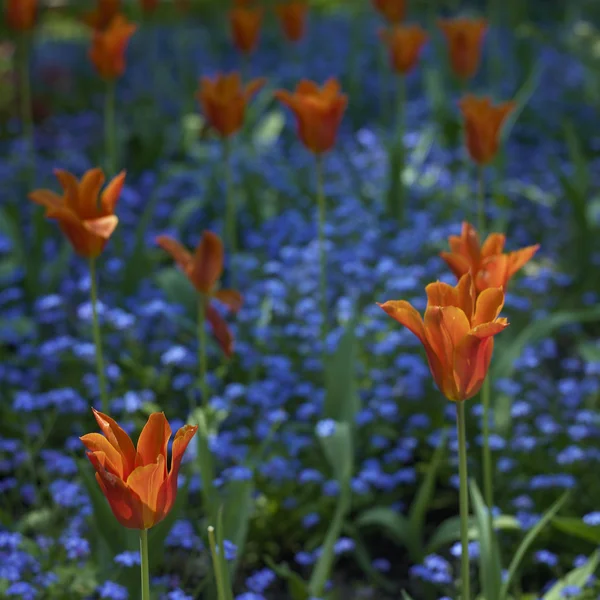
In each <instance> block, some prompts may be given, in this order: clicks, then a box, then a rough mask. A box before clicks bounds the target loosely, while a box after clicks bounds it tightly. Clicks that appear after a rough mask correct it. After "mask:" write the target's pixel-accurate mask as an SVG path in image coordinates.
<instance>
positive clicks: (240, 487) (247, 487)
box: [223, 480, 254, 579]
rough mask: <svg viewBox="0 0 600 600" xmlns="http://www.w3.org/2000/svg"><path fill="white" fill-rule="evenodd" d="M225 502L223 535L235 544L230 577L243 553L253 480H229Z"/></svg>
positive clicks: (250, 508) (249, 514) (250, 509)
mask: <svg viewBox="0 0 600 600" xmlns="http://www.w3.org/2000/svg"><path fill="white" fill-rule="evenodd" d="M225 494H226V496H225V503H224V505H223V535H224V536H225V539H227V540H230V541H231V542H233V543H234V544H235V545H236V546H237V557H236V560H234V561H231V562H230V564H229V572H230V574H231V578H232V579H234V574H235V571H236V568H237V566H238V563H239V560H240V559H241V557H242V556H243V554H244V547H245V545H246V538H247V536H248V528H249V525H250V518H251V516H252V509H253V507H254V499H253V494H254V481H253V480H247V481H239V480H233V481H230V482H229V484H228V485H227V489H226V492H225Z"/></svg>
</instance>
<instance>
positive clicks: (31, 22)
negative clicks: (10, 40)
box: [4, 0, 38, 32]
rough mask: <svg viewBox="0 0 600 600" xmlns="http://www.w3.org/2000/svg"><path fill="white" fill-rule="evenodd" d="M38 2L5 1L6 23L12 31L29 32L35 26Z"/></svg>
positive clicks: (28, 0) (22, 0)
mask: <svg viewBox="0 0 600 600" xmlns="http://www.w3.org/2000/svg"><path fill="white" fill-rule="evenodd" d="M37 8H38V0H5V4H4V12H5V16H6V23H7V25H8V26H9V27H10V28H11V29H12V30H13V31H19V32H24V31H31V30H32V29H33V28H34V26H35V20H36V16H37Z"/></svg>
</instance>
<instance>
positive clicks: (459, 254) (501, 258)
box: [440, 221, 540, 293]
mask: <svg viewBox="0 0 600 600" xmlns="http://www.w3.org/2000/svg"><path fill="white" fill-rule="evenodd" d="M448 243H449V244H450V252H441V253H440V256H441V257H442V258H443V259H444V260H445V261H446V264H447V265H448V266H449V267H450V270H451V271H452V272H453V273H454V275H456V278H457V279H460V278H461V277H462V276H463V275H464V274H465V273H468V272H469V271H470V272H471V273H472V275H473V278H474V281H475V287H476V288H477V292H479V293H480V292H482V291H483V290H485V289H487V288H495V287H501V288H502V289H503V290H505V291H506V287H507V285H508V282H509V281H510V280H511V279H512V277H513V276H514V275H515V274H516V273H517V271H519V270H520V269H522V268H523V267H524V266H525V265H526V264H527V263H528V262H529V261H530V260H531V259H532V258H533V256H534V255H535V253H536V252H537V251H538V249H539V247H540V245H539V244H535V245H533V246H527V247H526V248H521V249H520V250H516V251H514V252H508V253H504V252H503V250H504V244H505V243H506V237H505V236H504V235H503V234H501V233H490V235H489V236H488V237H487V238H486V240H485V242H484V243H483V246H481V245H480V243H479V235H478V234H477V231H476V230H475V228H474V227H473V226H472V225H471V224H470V223H467V222H466V221H465V222H463V224H462V231H461V234H460V235H451V236H450V237H449V238H448Z"/></svg>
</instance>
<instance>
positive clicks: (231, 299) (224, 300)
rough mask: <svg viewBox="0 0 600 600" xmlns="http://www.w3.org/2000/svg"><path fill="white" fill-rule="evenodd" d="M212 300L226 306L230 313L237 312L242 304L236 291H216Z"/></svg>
mask: <svg viewBox="0 0 600 600" xmlns="http://www.w3.org/2000/svg"><path fill="white" fill-rule="evenodd" d="M213 298H214V299H215V300H218V301H219V302H220V303H221V304H224V305H225V306H227V307H228V308H229V310H231V311H232V312H238V311H239V310H240V308H242V304H243V303H244V299H243V298H242V295H241V294H240V293H239V292H238V291H236V290H217V291H216V292H215V293H214V295H213Z"/></svg>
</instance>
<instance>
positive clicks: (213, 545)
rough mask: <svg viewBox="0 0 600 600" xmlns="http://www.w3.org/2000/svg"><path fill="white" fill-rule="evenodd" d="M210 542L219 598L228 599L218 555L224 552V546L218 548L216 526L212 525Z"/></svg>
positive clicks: (209, 532) (209, 534)
mask: <svg viewBox="0 0 600 600" xmlns="http://www.w3.org/2000/svg"><path fill="white" fill-rule="evenodd" d="M208 543H209V545H210V553H211V555H212V563H213V569H214V571H215V580H216V582H217V596H218V599H219V600H227V594H226V592H225V577H224V574H223V570H222V568H221V564H222V561H221V560H219V555H218V553H219V551H221V552H223V548H217V542H216V539H215V528H214V527H213V526H212V525H211V526H210V527H209V528H208Z"/></svg>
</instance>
